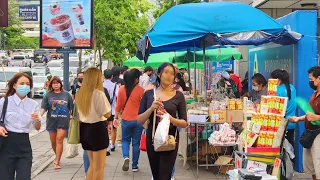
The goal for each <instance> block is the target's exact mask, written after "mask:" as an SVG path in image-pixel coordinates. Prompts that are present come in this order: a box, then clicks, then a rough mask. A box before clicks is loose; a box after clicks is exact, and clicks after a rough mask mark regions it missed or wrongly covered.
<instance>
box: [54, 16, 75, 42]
mask: <svg viewBox="0 0 320 180" xmlns="http://www.w3.org/2000/svg"><path fill="white" fill-rule="evenodd" d="M50 24H51V25H52V27H53V29H54V31H55V34H56V39H57V40H58V41H59V42H60V44H61V45H62V46H75V42H76V41H75V36H74V32H73V27H72V22H71V18H70V16H69V15H66V14H63V15H59V16H56V17H54V18H52V19H51V21H50Z"/></svg>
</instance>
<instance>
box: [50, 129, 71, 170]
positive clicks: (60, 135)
mask: <svg viewBox="0 0 320 180" xmlns="http://www.w3.org/2000/svg"><path fill="white" fill-rule="evenodd" d="M66 133H67V131H66V130H63V129H58V130H57V131H56V132H50V141H51V146H52V149H53V151H54V153H55V154H56V160H55V165H54V168H55V169H60V168H61V167H60V160H61V155H62V152H63V139H64V137H65V136H66Z"/></svg>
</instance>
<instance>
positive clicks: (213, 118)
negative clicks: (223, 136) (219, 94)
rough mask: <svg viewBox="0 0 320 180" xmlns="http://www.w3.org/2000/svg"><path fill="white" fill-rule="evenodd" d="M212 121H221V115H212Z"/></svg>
mask: <svg viewBox="0 0 320 180" xmlns="http://www.w3.org/2000/svg"><path fill="white" fill-rule="evenodd" d="M211 119H212V120H219V114H212V115H211Z"/></svg>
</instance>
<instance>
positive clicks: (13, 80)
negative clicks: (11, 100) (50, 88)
mask: <svg viewBox="0 0 320 180" xmlns="http://www.w3.org/2000/svg"><path fill="white" fill-rule="evenodd" d="M22 76H24V77H26V78H28V79H29V82H30V89H32V88H33V80H32V78H31V77H30V76H29V75H28V74H26V73H17V74H15V75H14V76H13V77H12V78H11V79H10V80H9V82H8V85H7V88H8V91H7V93H6V97H9V96H12V95H14V93H16V90H15V89H14V88H13V86H14V85H15V84H17V82H18V80H19V79H20V78H21V77H22ZM27 96H28V97H29V98H31V97H32V93H31V91H30V92H29V93H28V95H27Z"/></svg>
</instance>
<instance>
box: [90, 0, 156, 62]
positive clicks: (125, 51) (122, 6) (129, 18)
mask: <svg viewBox="0 0 320 180" xmlns="http://www.w3.org/2000/svg"><path fill="white" fill-rule="evenodd" d="M151 8H152V5H151V4H150V3H149V2H148V1H147V0H121V1H119V0H108V1H106V0H95V10H94V14H95V24H94V27H95V40H96V41H95V43H96V49H99V50H101V49H104V51H103V53H102V56H103V57H104V58H106V59H112V61H113V62H114V63H115V64H121V63H122V62H123V61H124V60H125V59H127V58H128V57H129V56H130V55H134V53H135V52H136V41H137V40H138V39H139V38H141V36H142V35H143V34H144V33H145V32H146V31H147V29H148V28H149V21H148V20H149V14H148V12H149V11H150V9H151Z"/></svg>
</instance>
